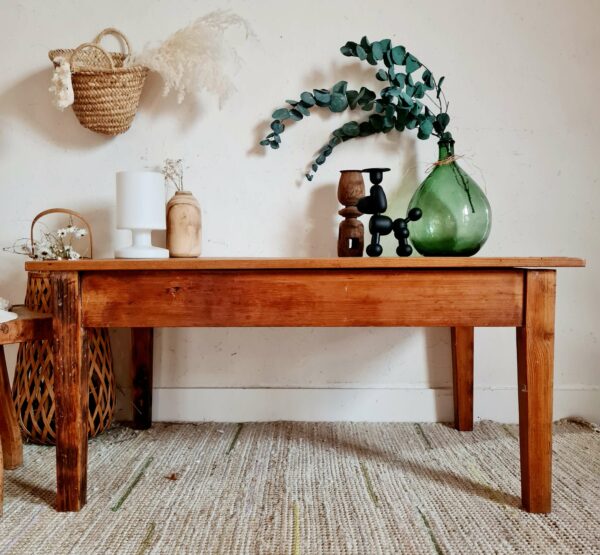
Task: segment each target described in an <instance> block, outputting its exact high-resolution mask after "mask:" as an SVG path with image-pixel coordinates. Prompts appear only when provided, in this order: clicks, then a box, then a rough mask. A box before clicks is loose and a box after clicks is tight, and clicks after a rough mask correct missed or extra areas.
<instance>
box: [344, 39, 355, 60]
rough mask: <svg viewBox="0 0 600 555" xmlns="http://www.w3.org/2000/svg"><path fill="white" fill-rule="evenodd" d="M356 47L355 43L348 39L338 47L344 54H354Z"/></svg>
mask: <svg viewBox="0 0 600 555" xmlns="http://www.w3.org/2000/svg"><path fill="white" fill-rule="evenodd" d="M356 47H357V44H356V43H355V42H352V41H350V40H349V41H348V42H347V43H346V44H345V45H344V46H342V47H341V48H340V52H341V53H342V54H343V55H344V56H356Z"/></svg>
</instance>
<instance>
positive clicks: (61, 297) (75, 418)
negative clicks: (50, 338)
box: [51, 272, 88, 511]
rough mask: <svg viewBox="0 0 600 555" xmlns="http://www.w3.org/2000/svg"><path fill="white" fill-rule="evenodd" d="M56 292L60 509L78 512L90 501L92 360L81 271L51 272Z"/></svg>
mask: <svg viewBox="0 0 600 555" xmlns="http://www.w3.org/2000/svg"><path fill="white" fill-rule="evenodd" d="M51 279H52V288H53V292H54V299H53V313H54V348H55V352H54V364H55V373H54V392H55V396H56V486H57V497H56V509H57V510H58V511H79V510H80V509H81V508H82V507H83V506H84V505H85V503H86V489H87V439H88V437H87V436H88V432H87V416H88V376H87V368H88V364H87V363H85V361H84V360H83V356H84V353H85V352H86V349H84V345H83V338H84V333H83V327H82V323H81V297H80V283H79V274H78V273H77V272H64V273H61V272H57V273H53V274H52V276H51Z"/></svg>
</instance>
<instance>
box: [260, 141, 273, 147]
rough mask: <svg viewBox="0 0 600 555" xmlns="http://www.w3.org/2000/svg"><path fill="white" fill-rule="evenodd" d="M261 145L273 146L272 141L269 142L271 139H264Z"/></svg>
mask: <svg viewBox="0 0 600 555" xmlns="http://www.w3.org/2000/svg"><path fill="white" fill-rule="evenodd" d="M260 144H261V145H262V146H269V145H270V144H271V141H269V139H263V140H262V141H260Z"/></svg>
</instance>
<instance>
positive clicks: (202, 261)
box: [25, 256, 585, 272]
mask: <svg viewBox="0 0 600 555" xmlns="http://www.w3.org/2000/svg"><path fill="white" fill-rule="evenodd" d="M582 266H585V260H582V259H581V258H567V257H560V256H558V257H514V258H511V257H502V258H485V257H469V258H452V257H431V258H419V257H409V258H400V257H390V258H386V257H384V258H368V257H367V258H356V257H354V258H181V259H166V260H123V259H119V260H117V259H106V260H69V261H64V260H63V261H45V262H27V263H26V264H25V269H26V270H30V271H59V272H60V271H113V270H284V269H290V270H293V269H336V268H342V269H375V268H388V269H413V268H414V269H418V268H559V267H582Z"/></svg>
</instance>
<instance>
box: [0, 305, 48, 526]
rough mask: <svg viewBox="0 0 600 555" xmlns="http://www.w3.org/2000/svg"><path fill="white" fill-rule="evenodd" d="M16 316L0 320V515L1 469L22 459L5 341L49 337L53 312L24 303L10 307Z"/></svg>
mask: <svg viewBox="0 0 600 555" xmlns="http://www.w3.org/2000/svg"><path fill="white" fill-rule="evenodd" d="M12 311H13V312H15V313H16V314H17V315H18V317H17V319H16V320H11V321H10V322H3V323H1V324H0V446H1V447H2V448H1V449H0V515H1V514H2V501H3V497H4V469H5V468H6V469H13V468H17V467H18V466H21V464H22V463H23V444H22V442H21V432H20V431H19V424H18V421H17V414H16V412H15V407H14V404H13V402H12V397H11V393H10V382H9V380H8V369H7V367H6V358H5V356H4V345H10V344H13V343H22V342H24V341H34V340H40V339H50V338H51V337H52V315H50V314H40V313H39V312H32V311H31V310H28V309H27V308H25V307H23V306H16V307H13V308H12Z"/></svg>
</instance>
